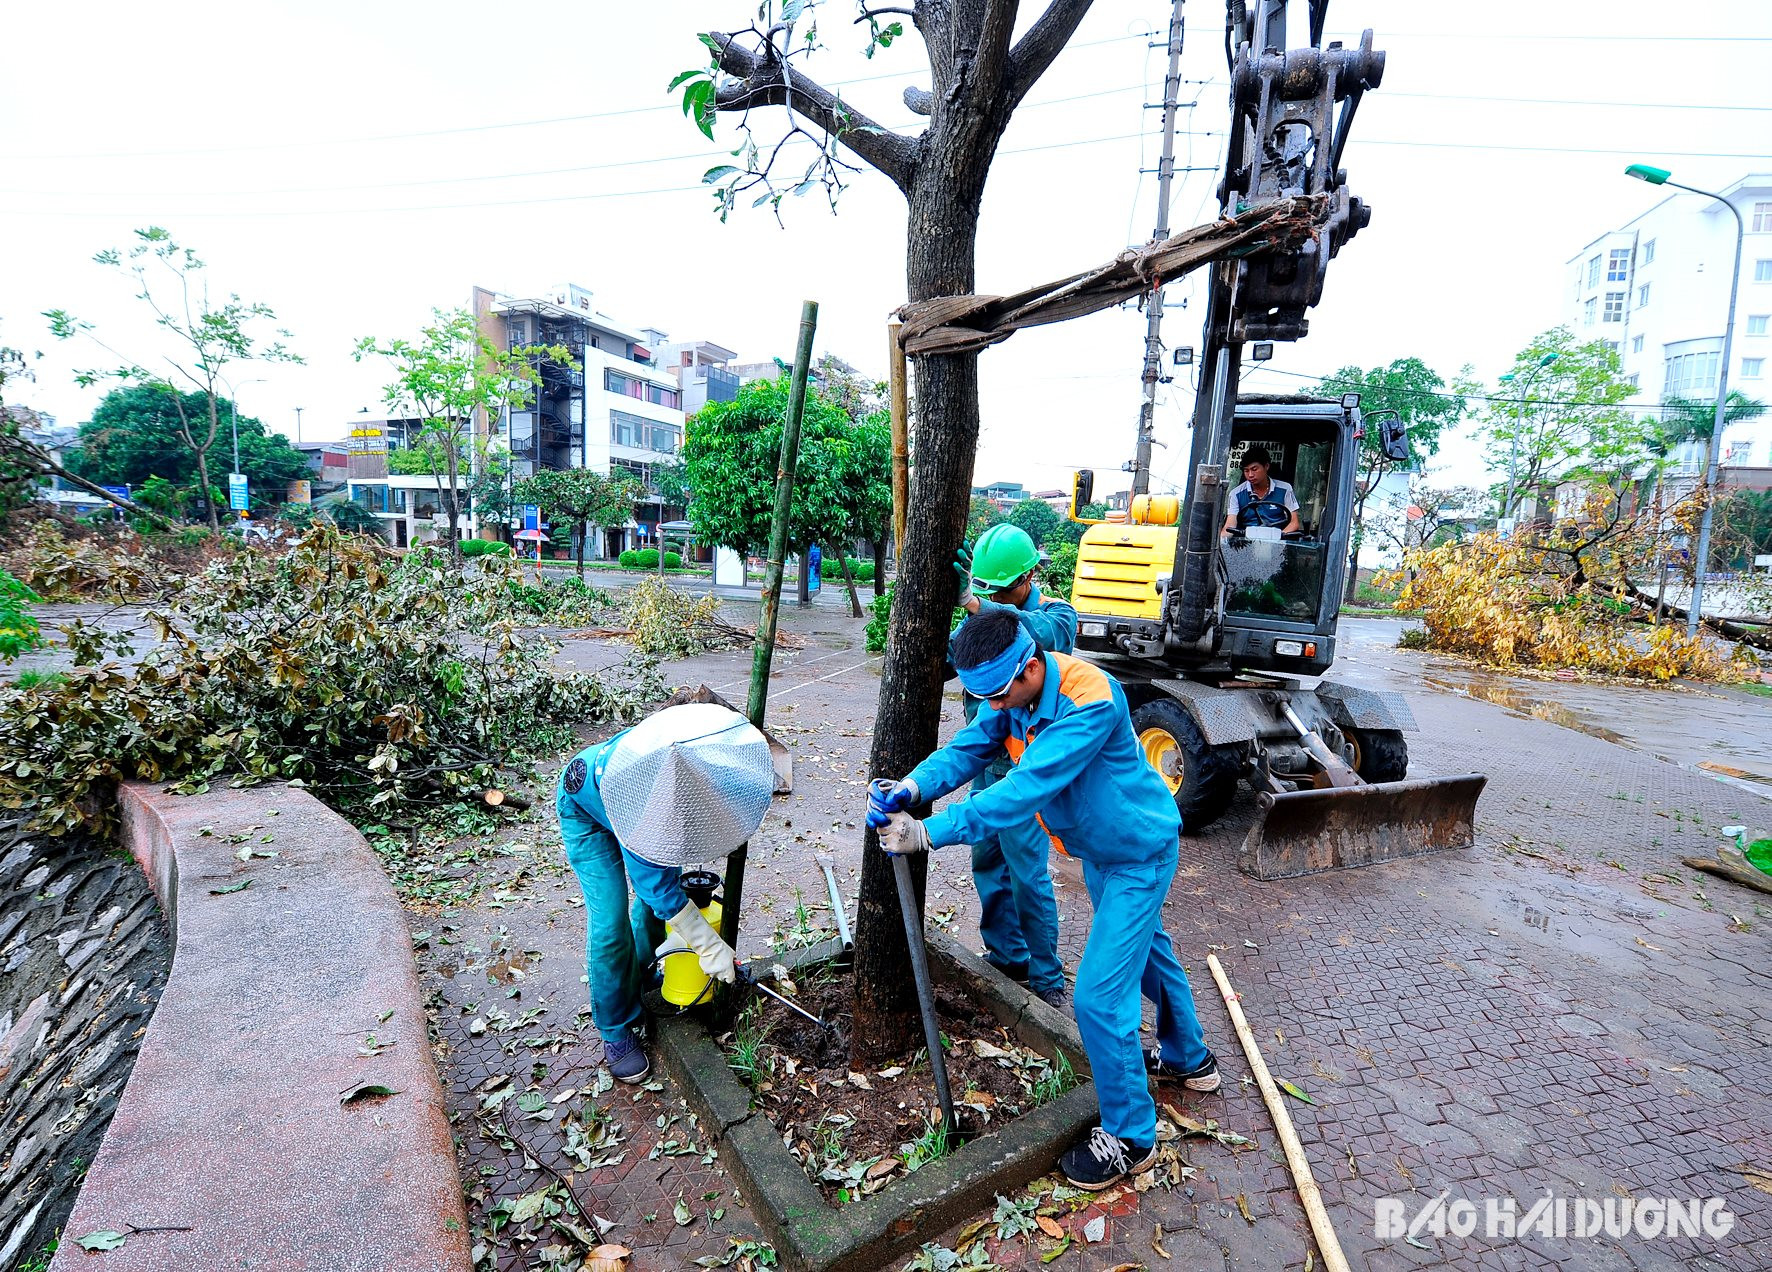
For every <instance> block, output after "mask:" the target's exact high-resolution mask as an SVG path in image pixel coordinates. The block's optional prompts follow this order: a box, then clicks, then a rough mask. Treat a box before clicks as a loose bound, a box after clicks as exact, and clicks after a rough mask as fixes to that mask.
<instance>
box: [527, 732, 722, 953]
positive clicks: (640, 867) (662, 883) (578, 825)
mask: <svg viewBox="0 0 1772 1272" xmlns="http://www.w3.org/2000/svg"><path fill="white" fill-rule="evenodd" d="M627 732H628V731H627V730H626V729H623V730H622V731H621V732H620V733H618V734H616V735H615V736H614V737H612V738H610V739H609V740H608V741H607V742H599V743H597V744H595V745H594V746H588V747H586V748H585V749H584V750H582V751H580V752H579V753H578V754H577V755H576V756H575V757H573V760H572V762H571V763H569V764H568V765H567V766H566V767H565V768H564V769H562V770H561V771H560V784H559V786H558V787H557V789H556V795H555V800H554V806H555V808H556V809H557V810H558V811H559V814H560V837H561V839H562V840H564V841H565V843H566V850H567V852H568V854H571V853H572V852H573V850H574V848H575V847H578V846H580V845H582V844H583V842H584V840H586V839H588V838H590V837H591V836H593V835H608V836H609V837H610V838H612V839H614V840H615V841H616V843H617V844H618V845H620V844H621V837H620V836H618V835H617V834H616V833H615V830H614V828H613V827H612V826H610V824H609V812H608V810H607V809H605V808H604V806H603V796H602V793H601V792H600V791H599V790H598V786H599V785H600V784H601V782H602V781H603V772H604V770H605V769H607V768H608V767H609V756H610V755H611V754H612V753H613V751H614V749H615V744H616V743H617V742H619V741H621V740H622V738H624V737H626V736H627ZM581 760H582V761H583V762H584V765H585V769H584V772H583V776H582V777H581V778H580V779H579V780H580V785H579V789H578V790H577V792H573V791H570V790H568V789H567V786H568V785H569V784H570V781H569V779H570V778H571V776H572V766H573V764H577V763H578V762H579V761H581ZM621 859H622V865H623V866H625V867H626V868H627V874H628V882H629V883H630V884H632V885H633V889H634V895H635V896H637V897H639V898H640V900H642V901H644V902H645V903H646V908H647V909H649V910H651V911H652V912H653V913H654V914H656V915H657V916H658V917H659V918H660V919H663V920H664V921H665V922H667V923H668V922H670V920H671V918H672V916H674V915H676V914H679V913H681V912H682V909H683V907H684V906H686V905H688V904H689V894H688V893H686V892H684V891H683V885H682V884H681V883H679V882H678V879H679V878H680V877H681V876H682V873H683V872H682V870H680V869H679V868H678V867H676V866H659V865H654V864H653V863H652V862H650V861H647V860H645V859H644V858H641V857H636V856H635V855H634V854H633V853H631V852H629V851H628V850H627V848H626V847H622V849H621Z"/></svg>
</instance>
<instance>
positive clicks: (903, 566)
mask: <svg viewBox="0 0 1772 1272" xmlns="http://www.w3.org/2000/svg"><path fill="white" fill-rule="evenodd" d="M821 8H822V6H820V5H818V4H817V3H816V0H813V2H811V3H808V2H806V0H764V2H763V3H762V4H761V6H760V7H759V8H757V9H756V11H755V12H756V13H757V20H756V21H755V22H753V23H751V24H749V25H746V26H743V27H740V28H737V29H735V30H729V31H711V32H707V33H705V34H703V35H702V36H701V41H702V44H703V46H704V47H705V48H706V50H707V53H708V62H707V64H706V65H705V66H702V67H697V68H695V69H694V70H691V71H686V72H685V73H684V74H683V75H681V76H679V77H678V79H677V81H676V82H675V84H674V85H673V87H674V88H677V89H680V90H681V92H682V94H683V105H684V109H685V111H686V112H687V113H688V114H689V115H690V116H691V117H692V118H693V120H694V121H695V123H696V125H697V126H698V127H700V128H701V129H702V130H703V131H704V132H705V133H707V135H708V136H710V137H711V136H712V135H713V128H714V124H715V120H716V119H717V118H718V117H720V116H726V117H729V118H731V119H732V120H733V121H734V122H735V124H736V127H737V130H738V133H739V144H738V146H737V148H736V150H735V152H734V155H733V160H734V162H732V163H730V164H722V165H721V166H720V167H717V168H715V169H713V170H712V171H710V172H709V173H708V174H707V175H706V178H705V179H706V181H707V183H708V184H709V185H710V186H712V187H713V189H714V194H715V197H716V199H717V200H718V210H719V212H720V215H721V216H722V217H724V216H725V215H727V214H728V213H729V212H731V211H732V210H733V208H734V207H735V206H736V205H737V201H738V199H739V198H741V197H744V196H747V195H748V196H749V197H750V201H751V203H752V205H753V206H762V205H768V206H770V207H771V208H772V209H773V210H775V211H776V213H777V214H778V215H779V212H780V208H781V203H782V199H783V198H784V197H785V196H786V195H789V194H792V193H796V192H799V193H804V192H807V191H810V190H821V191H822V192H824V193H825V195H826V197H827V199H829V200H831V201H832V202H833V203H834V201H835V199H836V198H837V196H838V194H839V193H840V192H841V190H842V188H843V186H844V184H845V178H846V175H847V174H849V173H852V172H855V171H859V165H861V164H866V165H868V166H870V167H872V168H874V169H876V170H878V171H879V172H881V173H883V174H884V175H885V176H886V177H887V178H888V179H890V180H891V181H892V183H893V184H894V185H895V186H897V187H898V189H899V191H900V193H901V194H903V196H904V198H905V202H906V204H907V205H908V208H909V233H908V234H907V237H906V247H905V290H906V295H907V299H908V300H909V301H911V302H917V301H925V300H931V299H934V298H937V297H946V296H964V295H969V294H971V293H972V292H973V290H974V286H975V283H976V261H977V237H978V217H979V208H980V206H981V204H982V202H983V199H984V190H985V184H986V181H987V179H988V178H989V176H990V170H991V160H992V158H993V157H994V156H995V154H996V149H997V144H998V142H999V141H1000V140H1001V138H1002V136H1003V132H1004V130H1005V129H1006V128H1007V127H1008V125H1009V121H1010V118H1011V117H1012V116H1013V115H1014V113H1015V110H1016V108H1017V107H1018V106H1019V105H1020V104H1021V103H1022V101H1023V100H1024V99H1025V98H1026V97H1027V94H1028V92H1029V90H1030V89H1032V88H1033V86H1034V85H1035V84H1036V83H1038V82H1039V80H1040V77H1041V76H1042V75H1043V74H1044V73H1045V72H1046V70H1047V68H1049V67H1050V66H1051V65H1052V63H1053V60H1054V59H1055V58H1056V57H1057V56H1058V55H1059V53H1060V52H1061V51H1063V49H1064V47H1065V45H1066V44H1067V43H1068V42H1069V40H1070V39H1071V37H1072V35H1073V34H1074V33H1075V32H1076V30H1077V27H1078V25H1079V24H1080V23H1081V22H1082V20H1083V18H1084V16H1085V15H1086V14H1087V13H1088V12H1089V8H1090V0H1049V2H1048V3H1047V4H1046V5H1045V7H1044V9H1043V10H1042V11H1040V12H1039V13H1038V14H1037V16H1034V17H1033V19H1032V21H1029V22H1023V21H1021V20H1020V19H1021V12H1020V6H1019V5H1018V4H1017V3H1016V2H1015V0H914V3H910V4H907V5H903V6H891V7H887V6H877V5H869V4H866V3H863V4H862V5H861V6H860V10H859V17H858V18H857V19H856V23H857V25H858V26H864V27H865V30H866V33H867V35H866V39H867V41H868V44H867V49H868V52H869V55H870V56H871V55H873V54H874V53H875V52H878V51H882V50H886V49H890V48H896V47H898V46H899V45H900V44H901V43H903V42H908V33H907V31H906V29H905V26H904V24H903V23H902V22H900V21H897V20H894V19H896V18H908V19H909V22H910V26H911V28H913V29H914V31H915V33H916V34H917V35H918V36H920V37H921V40H922V44H923V47H924V51H925V52H926V54H927V56H928V66H929V76H930V82H929V87H928V89H927V90H917V89H913V90H907V92H906V94H905V97H906V104H907V105H908V106H909V107H910V108H911V110H912V111H913V112H915V113H916V114H918V115H920V116H922V117H923V118H924V119H925V120H926V121H927V122H926V123H925V125H924V126H923V127H922V129H921V130H920V131H917V132H915V133H909V134H907V133H901V132H896V131H894V130H892V129H889V128H885V127H883V126H881V125H880V124H879V123H877V122H876V121H875V120H874V119H873V118H872V117H871V116H869V115H868V114H867V113H865V112H863V111H862V110H861V109H860V108H859V107H858V106H857V105H856V104H855V103H853V102H850V101H848V100H847V99H845V98H844V97H843V96H842V95H841V94H840V93H838V92H834V91H832V90H831V89H828V88H826V87H824V86H823V85H820V84H818V83H817V82H815V81H814V80H812V79H811V78H809V77H808V76H807V75H806V74H804V72H803V71H802V69H801V68H802V66H803V65H804V64H805V63H806V61H807V60H808V59H810V58H811V57H812V56H813V55H814V54H815V53H816V50H817V49H818V47H819V37H818V34H817V21H816V17H817V12H818V10H819V9H821ZM771 107H781V108H783V109H784V110H785V112H786V114H785V118H786V121H787V122H786V124H785V127H784V128H782V129H780V130H778V131H779V132H780V135H779V136H776V135H771V136H770V137H768V138H762V137H760V130H761V129H762V128H764V127H765V126H766V125H765V124H764V122H763V120H764V115H765V111H766V110H767V108H771ZM779 118H780V117H779V116H771V119H772V120H773V119H779ZM795 137H804V138H809V139H811V140H812V141H813V143H814V144H815V147H816V154H815V155H814V156H813V158H812V159H811V161H810V162H809V163H808V165H807V166H806V167H805V168H804V169H802V170H799V171H796V172H794V173H793V174H792V175H791V176H790V175H789V173H788V171H787V166H786V165H787V163H788V162H789V159H788V156H790V155H791V154H793V153H795V152H794V151H792V150H790V149H789V148H788V146H787V142H788V141H789V140H790V139H792V138H795ZM915 388H916V400H915V408H914V410H913V412H912V418H913V420H914V421H915V425H914V429H913V435H912V453H913V455H915V457H916V466H915V469H914V471H913V473H912V477H911V494H910V498H911V504H912V506H913V507H914V508H915V510H916V511H915V525H916V533H914V534H912V535H910V536H908V537H909V542H908V543H907V544H904V545H902V547H901V556H900V562H899V576H898V583H897V592H896V596H897V600H896V602H895V603H894V605H893V607H892V620H891V621H892V627H891V634H890V638H889V641H888V645H887V655H886V662H885V667H884V669H883V676H882V683H881V689H880V702H879V708H878V712H877V715H876V725H875V733H874V744H873V750H872V754H871V756H870V759H869V772H870V773H871V774H872V775H874V776H876V777H899V776H902V775H903V774H905V773H907V772H909V771H910V769H911V768H912V767H913V766H914V765H915V764H916V762H917V761H919V760H921V759H922V758H923V757H924V756H925V755H927V754H928V753H929V752H930V751H931V750H933V749H934V747H935V745H936V741H937V727H938V724H939V720H940V710H941V691H942V682H943V677H944V674H945V673H944V654H945V651H946V648H947V638H948V622H949V616H950V614H951V613H952V611H953V604H954V598H955V590H956V581H955V578H954V574H953V571H952V569H950V568H949V563H950V562H951V560H952V557H953V553H954V549H955V548H956V547H958V546H959V543H960V540H961V537H962V534H963V532H964V529H965V524H966V517H967V512H968V507H969V504H970V500H971V481H972V465H973V458H974V455H975V453H976V451H977V446H978V429H979V402H978V355H977V353H976V352H975V351H972V352H963V353H940V354H930V355H927V356H923V357H920V358H919V359H918V362H917V374H916V376H915ZM865 836H866V838H865V844H864V849H863V853H864V856H863V867H862V887H861V900H860V905H859V908H858V913H857V921H856V983H855V1006H854V1011H855V1035H854V1048H855V1057H856V1059H857V1060H860V1061H865V1060H867V1059H868V1058H870V1057H871V1056H884V1055H889V1054H892V1053H895V1052H898V1051H902V1050H903V1049H904V1045H905V1042H906V1040H908V1039H911V1038H913V1037H915V1036H917V1030H916V1028H915V1013H916V1002H915V997H914V995H913V993H912V988H911V987H912V978H911V975H910V963H909V953H908V949H907V947H906V945H905V936H904V929H903V926H902V924H901V921H900V917H899V913H898V910H897V901H896V892H895V885H894V882H893V877H892V868H891V865H890V863H889V862H888V861H887V860H886V858H885V856H884V854H882V853H881V852H880V850H879V845H878V843H877V842H876V840H875V838H874V835H873V833H872V832H871V831H869V832H865ZM924 866H925V863H924V862H923V861H921V860H920V859H919V860H917V861H915V862H914V863H913V865H912V873H913V875H914V876H915V877H916V880H917V888H918V891H919V897H918V903H919V906H920V905H921V900H922V898H921V895H920V894H921V891H922V886H923V884H922V880H923V875H924Z"/></svg>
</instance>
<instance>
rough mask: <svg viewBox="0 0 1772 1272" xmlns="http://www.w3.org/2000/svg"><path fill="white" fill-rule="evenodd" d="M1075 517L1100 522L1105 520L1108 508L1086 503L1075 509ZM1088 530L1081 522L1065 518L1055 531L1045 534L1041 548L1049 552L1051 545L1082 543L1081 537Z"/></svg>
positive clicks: (1099, 504) (1098, 504)
mask: <svg viewBox="0 0 1772 1272" xmlns="http://www.w3.org/2000/svg"><path fill="white" fill-rule="evenodd" d="M1077 515H1078V516H1079V517H1081V518H1083V520H1084V521H1102V520H1105V519H1106V517H1107V515H1108V506H1107V505H1106V504H1104V503H1086V504H1084V505H1083V506H1082V507H1081V508H1079V509H1077ZM1088 530H1089V527H1088V526H1086V525H1084V524H1083V522H1082V521H1072V520H1071V519H1070V518H1069V517H1066V518H1064V519H1063V520H1062V521H1060V522H1059V523H1058V528H1057V529H1055V530H1053V531H1051V532H1050V533H1049V534H1047V536H1046V538H1045V540H1044V541H1043V542H1042V544H1041V546H1042V547H1044V548H1045V549H1046V550H1047V551H1048V552H1050V551H1051V550H1052V547H1051V545H1052V544H1054V543H1070V544H1078V543H1081V542H1083V535H1084V534H1085V533H1087V532H1088Z"/></svg>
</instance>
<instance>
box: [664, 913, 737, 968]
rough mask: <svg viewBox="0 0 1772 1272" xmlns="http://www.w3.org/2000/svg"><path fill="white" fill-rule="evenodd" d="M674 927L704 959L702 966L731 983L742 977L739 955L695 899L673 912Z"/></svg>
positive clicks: (674, 930)
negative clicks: (696, 903) (704, 913)
mask: <svg viewBox="0 0 1772 1272" xmlns="http://www.w3.org/2000/svg"><path fill="white" fill-rule="evenodd" d="M671 930H672V931H673V932H676V933H677V934H678V935H679V936H681V937H682V938H683V939H684V940H685V941H687V942H688V943H689V948H690V949H692V950H694V951H695V953H696V957H697V958H698V960H699V961H700V963H701V970H702V971H704V972H706V973H707V974H708V975H709V976H712V977H713V978H714V979H715V980H722V981H725V982H726V983H727V984H728V985H730V984H732V982H733V981H735V980H737V979H738V955H737V954H736V953H734V952H733V949H732V947H731V946H730V945H728V944H726V942H725V941H722V940H721V939H720V934H719V933H718V932H716V931H714V928H713V925H712V924H710V923H709V922H708V921H707V920H706V919H705V918H703V917H702V913H701V911H700V910H698V909H696V908H695V902H693V901H691V902H690V903H689V904H688V905H685V906H684V907H683V908H682V909H681V910H679V911H677V913H676V914H674V915H672V916H671Z"/></svg>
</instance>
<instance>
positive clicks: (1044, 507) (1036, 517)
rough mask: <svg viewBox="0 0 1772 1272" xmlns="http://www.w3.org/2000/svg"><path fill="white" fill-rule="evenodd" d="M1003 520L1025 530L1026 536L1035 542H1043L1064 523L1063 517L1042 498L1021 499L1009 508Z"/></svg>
mask: <svg viewBox="0 0 1772 1272" xmlns="http://www.w3.org/2000/svg"><path fill="white" fill-rule="evenodd" d="M1004 520H1005V521H1007V522H1008V523H1009V524H1010V525H1012V526H1017V527H1019V528H1020V529H1022V530H1025V531H1027V535H1028V538H1030V539H1032V540H1033V541H1034V542H1035V543H1045V542H1046V537H1047V536H1048V535H1050V534H1051V533H1052V532H1053V531H1055V530H1057V529H1058V528H1059V526H1061V525H1063V524H1064V518H1063V517H1061V516H1059V515H1058V514H1057V513H1056V512H1054V511H1053V510H1052V505H1051V504H1049V503H1047V502H1046V501H1045V500H1044V499H1023V500H1022V501H1021V502H1020V503H1018V504H1016V505H1015V507H1013V508H1011V509H1010V510H1009V515H1008V516H1007V517H1005V518H1004Z"/></svg>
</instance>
